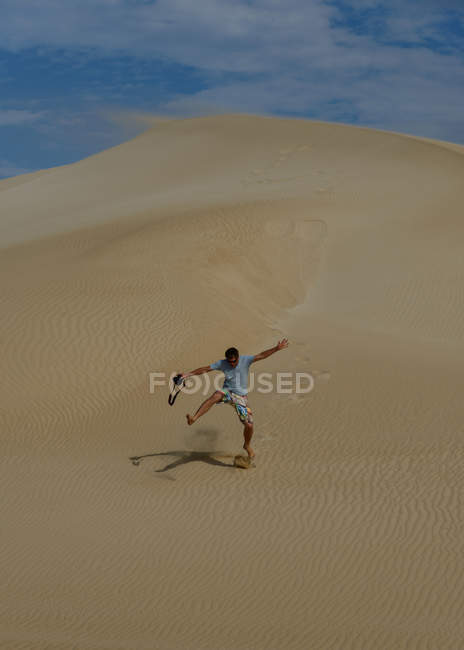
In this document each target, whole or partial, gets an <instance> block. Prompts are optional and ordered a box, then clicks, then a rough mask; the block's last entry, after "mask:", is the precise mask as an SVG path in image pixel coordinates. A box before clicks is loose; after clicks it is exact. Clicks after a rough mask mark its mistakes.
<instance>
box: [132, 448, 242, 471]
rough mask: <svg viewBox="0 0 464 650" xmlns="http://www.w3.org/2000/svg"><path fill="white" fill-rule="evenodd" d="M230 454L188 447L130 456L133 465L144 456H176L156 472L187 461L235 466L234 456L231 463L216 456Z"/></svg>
mask: <svg viewBox="0 0 464 650" xmlns="http://www.w3.org/2000/svg"><path fill="white" fill-rule="evenodd" d="M227 455H228V454H223V453H221V452H215V451H187V450H186V449H182V450H174V451H160V452H154V453H153V454H143V455H142V456H131V457H130V458H129V460H130V461H132V464H133V465H140V461H141V460H143V459H144V458H154V457H157V456H174V457H175V458H176V460H174V461H172V462H170V463H168V464H167V465H166V466H165V467H163V468H162V469H155V472H157V473H160V472H167V471H169V470H170V469H174V468H175V467H179V466H180V465H186V464H187V463H193V462H196V461H200V462H203V463H207V464H208V465H216V466H218V467H229V468H230V467H234V463H233V457H232V456H231V458H232V461H231V462H230V463H223V462H222V461H220V460H218V459H217V458H215V456H227Z"/></svg>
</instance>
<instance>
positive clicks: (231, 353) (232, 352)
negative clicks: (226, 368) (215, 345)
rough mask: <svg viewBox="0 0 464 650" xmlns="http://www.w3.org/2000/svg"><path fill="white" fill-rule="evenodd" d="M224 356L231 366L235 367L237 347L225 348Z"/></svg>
mask: <svg viewBox="0 0 464 650" xmlns="http://www.w3.org/2000/svg"><path fill="white" fill-rule="evenodd" d="M225 356H226V359H227V361H228V362H229V363H230V365H231V366H234V367H235V366H236V365H237V363H238V357H239V354H238V350H237V348H227V350H226V352H225Z"/></svg>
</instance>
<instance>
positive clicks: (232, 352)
mask: <svg viewBox="0 0 464 650" xmlns="http://www.w3.org/2000/svg"><path fill="white" fill-rule="evenodd" d="M234 358H235V359H238V350H237V348H227V350H226V359H234Z"/></svg>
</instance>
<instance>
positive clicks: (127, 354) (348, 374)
mask: <svg viewBox="0 0 464 650" xmlns="http://www.w3.org/2000/svg"><path fill="white" fill-rule="evenodd" d="M463 152H464V148H463V147H459V146H458V145H452V144H450V143H440V142H434V141H425V140H420V139H417V138H411V137H407V136H401V135H396V134H391V133H383V132H379V131H373V130H369V129H357V128H354V127H347V126H337V125H331V124H325V123H318V122H309V121H302V120H295V121H290V120H278V119H271V118H257V117H249V116H222V117H216V118H202V119H195V120H183V121H172V122H163V123H161V124H160V125H159V126H157V127H155V128H152V129H150V130H149V131H147V132H146V133H144V134H142V135H141V136H139V137H137V138H135V139H134V140H132V141H130V142H128V143H125V144H123V145H120V146H118V147H115V148H113V149H110V150H108V151H105V152H102V153H100V154H98V155H96V156H93V157H91V158H88V159H86V160H83V161H81V162H79V163H76V164H73V165H68V166H66V167H62V168H57V169H53V170H47V171H43V172H39V173H37V174H32V175H27V176H24V177H18V178H17V179H11V180H7V181H3V182H1V183H0V212H1V221H0V223H1V229H2V237H1V243H2V246H3V250H2V251H1V257H0V272H1V273H0V277H1V294H0V295H1V300H2V311H1V317H2V336H1V345H2V360H3V364H2V365H3V388H2V398H3V401H2V439H3V454H2V456H3V464H2V468H1V481H2V495H3V499H2V504H1V521H2V546H1V549H0V563H1V567H2V580H1V587H0V589H1V591H0V602H1V604H2V605H1V625H0V646H1V647H2V648H8V649H10V648H11V649H19V648H27V649H29V648H34V649H36V648H37V649H45V648H47V649H49V648H50V649H58V648H79V649H81V648H82V649H92V650H94V649H95V650H96V649H98V650H100V649H103V648H111V649H113V648H114V649H116V648H123V649H124V650H125V649H128V650H138V649H140V650H142V649H147V650H148V649H150V650H151V649H154V648H157V649H158V648H159V649H171V648H172V649H176V650H180V649H184V648H185V649H189V650H190V649H199V650H203V649H205V650H206V649H208V650H209V649H211V650H213V649H214V650H217V649H218V648H221V649H231V650H232V649H245V648H246V649H249V648H272V649H273V648H275V649H277V648H279V649H280V648H291V649H293V648H304V649H306V648H311V649H312V648H315V649H316V648H317V649H323V648H324V649H325V648H333V649H334V650H338V649H339V648H343V649H346V648H369V649H371V648H376V649H378V648H385V649H387V648H388V649H391V648H440V649H445V648H459V647H461V646H462V644H463V637H464V625H463V623H462V615H461V601H462V591H463V589H464V578H463V575H462V571H461V558H462V550H463V549H462V534H461V536H460V530H459V517H460V515H461V513H462V504H461V507H460V501H459V499H460V494H461V493H462V487H463V485H462V478H463V469H462V468H463V461H464V454H463V450H462V435H463V433H464V429H463V427H464V404H463V400H462V396H461V389H462V383H463V379H464V371H463V364H462V358H463V347H464V319H463V299H462V298H463V286H464V264H463V262H462V249H463V244H464V221H463V219H462V206H463V201H464V185H463V182H462V179H463V172H464V157H463ZM281 335H287V336H288V337H289V339H290V342H291V344H290V347H289V348H288V349H287V350H285V351H282V352H280V353H278V354H276V355H274V356H273V357H271V358H270V359H267V360H266V361H262V362H260V363H259V364H256V365H255V366H253V367H252V368H253V370H254V371H255V372H259V371H264V372H276V371H278V370H283V371H287V372H309V373H311V374H312V375H313V377H314V379H315V387H314V390H313V391H312V392H311V393H309V394H306V395H305V394H300V395H298V394H295V393H291V394H280V395H278V394H275V393H273V394H270V395H265V394H260V393H258V392H256V391H254V392H252V393H251V395H250V401H251V404H252V407H253V410H254V414H255V422H256V425H255V426H256V433H255V436H254V443H255V444H254V446H255V449H256V453H257V467H256V469H250V470H248V471H243V470H238V469H234V468H233V467H231V463H232V458H233V455H234V454H236V453H238V452H239V451H240V448H241V444H242V443H241V427H240V426H239V423H238V421H236V419H235V417H234V415H233V412H232V411H231V410H230V409H229V407H227V406H223V405H221V406H217V407H214V409H213V410H212V411H210V412H209V413H208V414H207V415H206V416H205V417H204V418H203V419H202V420H200V421H199V422H198V423H197V424H195V425H194V426H193V427H191V428H189V427H187V426H186V424H185V419H184V414H185V412H186V411H187V410H190V411H192V410H194V409H195V408H196V406H197V405H198V404H199V402H200V401H201V400H202V399H203V396H202V395H199V394H197V395H182V396H181V397H180V398H179V400H178V401H177V403H176V405H175V406H174V408H170V407H169V406H168V405H167V399H166V398H167V391H166V389H164V388H157V389H156V390H155V392H154V394H150V393H149V390H148V388H149V380H148V373H149V372H150V371H158V372H167V373H170V372H171V371H175V370H184V371H186V370H191V369H192V368H194V367H197V366H199V365H205V364H208V363H210V362H212V361H215V360H216V359H218V358H221V357H222V355H223V351H224V349H225V348H226V347H228V346H229V345H237V346H238V347H239V349H240V351H241V352H243V353H255V352H259V351H261V350H262V349H265V348H267V347H270V346H271V345H272V344H274V343H275V342H276V341H277V338H278V337H279V336H281ZM209 376H210V377H211V375H209ZM274 384H275V378H274ZM132 456H142V457H143V458H142V459H141V461H140V464H139V465H138V466H134V465H133V464H132V463H131V462H130V457H132Z"/></svg>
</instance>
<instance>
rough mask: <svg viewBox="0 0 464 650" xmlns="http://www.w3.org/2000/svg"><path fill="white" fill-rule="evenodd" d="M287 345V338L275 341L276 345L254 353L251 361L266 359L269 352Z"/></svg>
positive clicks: (269, 354) (272, 352)
mask: <svg viewBox="0 0 464 650" xmlns="http://www.w3.org/2000/svg"><path fill="white" fill-rule="evenodd" d="M287 345H288V339H282V340H281V341H279V342H278V343H277V345H276V346H275V347H273V348H269V350H264V352H260V353H259V354H256V355H255V358H254V359H253V363H254V362H255V361H261V360H262V359H267V357H270V356H271V354H274V352H278V351H279V350H283V349H284V348H286V347H287Z"/></svg>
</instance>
